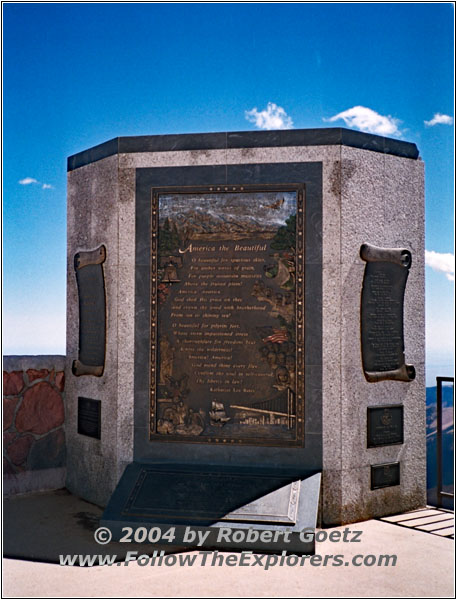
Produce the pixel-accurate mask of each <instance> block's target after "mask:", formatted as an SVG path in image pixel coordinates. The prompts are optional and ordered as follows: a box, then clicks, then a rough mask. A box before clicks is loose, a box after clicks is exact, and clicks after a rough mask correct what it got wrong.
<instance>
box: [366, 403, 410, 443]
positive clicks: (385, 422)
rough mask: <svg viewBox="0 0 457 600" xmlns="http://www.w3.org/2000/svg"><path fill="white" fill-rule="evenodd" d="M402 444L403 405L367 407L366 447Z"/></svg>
mask: <svg viewBox="0 0 457 600" xmlns="http://www.w3.org/2000/svg"><path fill="white" fill-rule="evenodd" d="M394 444H403V405H402V404H394V405H391V406H369V407H368V408H367V447H368V448H377V447H378V446H392V445H394Z"/></svg>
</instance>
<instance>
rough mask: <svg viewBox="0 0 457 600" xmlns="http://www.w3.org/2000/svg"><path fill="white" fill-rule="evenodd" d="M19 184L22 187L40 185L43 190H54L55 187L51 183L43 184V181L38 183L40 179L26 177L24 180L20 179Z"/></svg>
mask: <svg viewBox="0 0 457 600" xmlns="http://www.w3.org/2000/svg"><path fill="white" fill-rule="evenodd" d="M19 183H20V184H21V185H31V184H32V183H33V184H38V185H41V189H43V190H52V189H53V188H54V186H53V185H51V184H50V183H41V181H38V179H34V178H33V177H24V179H19Z"/></svg>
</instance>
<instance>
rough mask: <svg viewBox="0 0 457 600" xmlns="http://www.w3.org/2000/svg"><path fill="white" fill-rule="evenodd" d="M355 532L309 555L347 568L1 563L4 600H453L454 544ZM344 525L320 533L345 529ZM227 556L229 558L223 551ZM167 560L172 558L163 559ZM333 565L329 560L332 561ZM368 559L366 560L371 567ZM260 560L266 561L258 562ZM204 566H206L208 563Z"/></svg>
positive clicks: (389, 531)
mask: <svg viewBox="0 0 457 600" xmlns="http://www.w3.org/2000/svg"><path fill="white" fill-rule="evenodd" d="M348 528H349V529H350V530H352V531H354V530H361V531H362V535H361V536H360V537H361V542H360V543H349V542H348V543H342V542H331V541H329V538H328V537H327V540H326V541H323V542H320V543H318V544H317V548H316V554H319V555H321V556H323V555H325V554H329V555H332V556H335V555H339V554H343V555H344V561H345V562H347V563H349V564H348V566H345V565H343V566H331V564H330V563H329V564H327V566H322V565H321V566H313V565H311V564H309V563H307V564H305V566H287V565H283V566H280V565H276V566H272V567H271V568H270V569H269V570H268V571H266V570H265V569H264V567H263V566H262V565H256V566H251V567H242V566H232V567H230V566H214V567H211V566H202V565H201V559H202V557H201V555H198V553H196V552H190V553H184V554H177V555H174V556H175V558H177V559H178V560H179V557H180V556H181V557H185V556H188V557H192V556H195V555H196V564H195V565H194V566H179V565H175V566H165V565H162V566H150V565H148V566H139V565H138V564H137V563H136V562H131V563H129V565H128V566H123V564H122V563H121V564H120V565H119V566H115V565H113V566H103V567H89V568H86V567H68V566H65V567H62V566H59V565H55V564H49V563H48V564H46V563H39V562H30V561H23V560H14V559H5V560H4V563H3V582H4V589H3V597H5V598H18V597H26V598H29V597H30V598H38V597H39V598H48V597H61V598H70V597H83V598H119V597H125V598H175V597H176V598H198V597H202V598H218V597H221V598H251V597H255V598H263V597H265V598H270V597H273V598H284V597H285V598H326V597H333V598H334V597H340V598H344V597H348V598H369V597H378V598H379V597H382V598H384V597H409V598H421V597H425V598H434V597H452V596H453V594H454V591H453V584H454V574H453V571H454V543H453V540H451V539H449V538H446V537H443V536H437V535H430V534H429V533H427V532H424V531H418V530H415V529H414V528H408V527H395V526H393V525H392V524H391V523H387V522H383V521H380V520H372V521H366V522H363V523H356V524H353V525H350V526H348ZM344 529H345V527H337V528H333V529H327V530H325V531H326V533H327V534H329V533H331V532H333V531H344ZM360 554H365V555H380V554H382V555H386V554H389V555H392V554H395V555H397V564H396V565H395V566H372V567H368V566H359V567H357V566H354V565H352V564H351V562H352V559H353V558H354V557H355V556H356V555H360ZM222 555H223V556H228V555H229V553H222ZM170 560H171V559H170ZM331 560H332V559H329V561H331ZM371 560H372V559H370V561H371ZM264 561H265V559H264ZM208 562H209V561H208Z"/></svg>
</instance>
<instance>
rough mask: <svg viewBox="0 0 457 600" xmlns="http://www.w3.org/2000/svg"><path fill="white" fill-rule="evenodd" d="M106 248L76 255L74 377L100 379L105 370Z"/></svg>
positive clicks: (102, 247)
mask: <svg viewBox="0 0 457 600" xmlns="http://www.w3.org/2000/svg"><path fill="white" fill-rule="evenodd" d="M105 259H106V249H105V246H103V245H102V246H100V247H99V248H97V249H96V250H91V251H89V252H78V253H77V254H75V259H74V266H75V272H76V281H77V284H78V297H79V353H78V360H74V361H73V366H72V371H73V375H76V376H80V375H96V376H97V377H101V375H102V374H103V370H104V368H105V338H106V298H105V278H104V275H103V266H102V265H103V263H104V262H105Z"/></svg>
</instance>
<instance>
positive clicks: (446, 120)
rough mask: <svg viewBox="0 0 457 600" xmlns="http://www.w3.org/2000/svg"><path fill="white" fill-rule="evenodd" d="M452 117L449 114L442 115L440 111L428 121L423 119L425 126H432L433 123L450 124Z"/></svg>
mask: <svg viewBox="0 0 457 600" xmlns="http://www.w3.org/2000/svg"><path fill="white" fill-rule="evenodd" d="M453 122H454V119H453V118H452V117H450V116H449V115H443V114H441V113H435V114H434V115H433V119H430V121H424V123H425V125H427V127H433V125H452V123H453Z"/></svg>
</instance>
